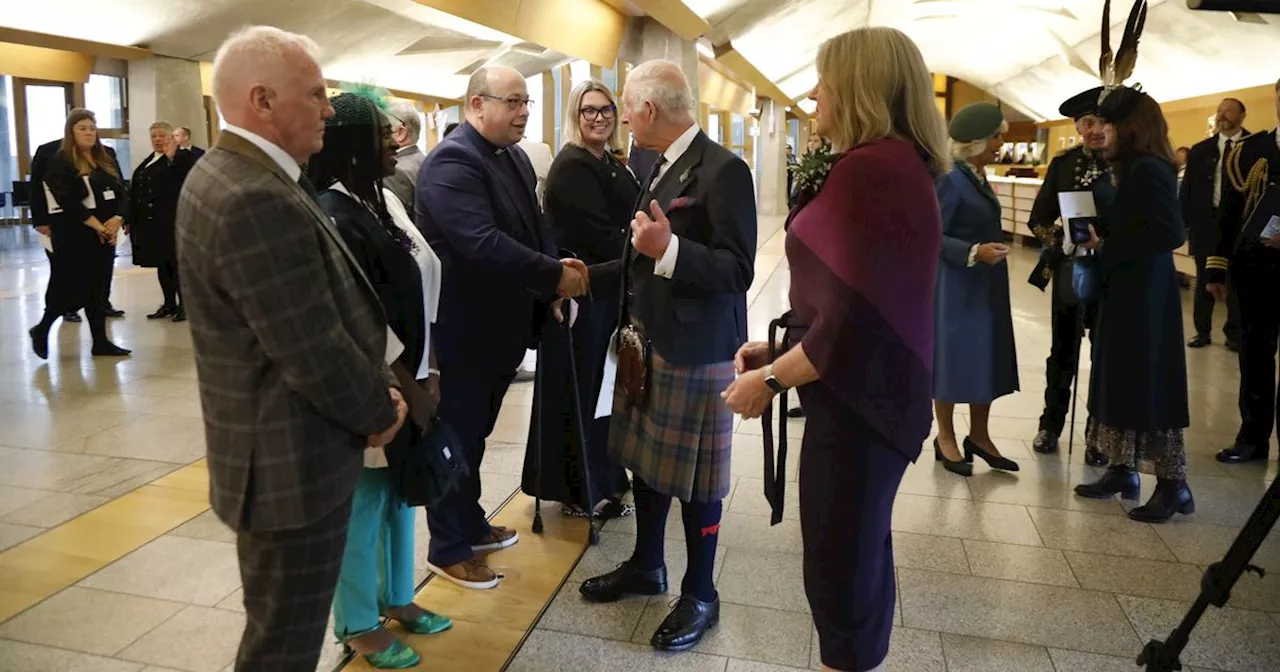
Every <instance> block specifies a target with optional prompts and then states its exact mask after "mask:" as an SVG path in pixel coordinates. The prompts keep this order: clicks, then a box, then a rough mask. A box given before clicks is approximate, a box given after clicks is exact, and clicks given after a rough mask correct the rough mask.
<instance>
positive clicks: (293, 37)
mask: <svg viewBox="0 0 1280 672" xmlns="http://www.w3.org/2000/svg"><path fill="white" fill-rule="evenodd" d="M289 50H298V51H301V52H302V53H304V54H306V55H307V56H309V57H310V58H311V59H312V60H314V61H316V62H317V63H318V62H319V61H320V47H319V45H317V44H316V43H315V40H312V39H311V38H309V37H307V36H306V35H298V34H296V33H290V32H288V31H285V30H280V29H279V28H276V27H274V26H249V27H247V28H241V29H240V30H237V31H236V32H234V33H232V34H231V35H230V36H229V37H227V39H226V41H225V42H223V43H222V46H220V47H218V53H217V55H216V56H214V58H213V99H214V102H215V103H218V104H219V105H220V104H221V102H220V99H221V98H223V97H225V96H226V95H227V94H228V93H230V92H229V90H228V87H230V86H231V83H232V81H234V80H235V78H236V77H237V76H244V75H245V74H246V73H251V72H252V73H256V72H261V71H262V70H264V69H268V68H274V67H279V66H281V65H282V61H283V60H284V56H285V52H286V51H289Z"/></svg>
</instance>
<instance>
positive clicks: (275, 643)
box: [236, 498, 351, 672]
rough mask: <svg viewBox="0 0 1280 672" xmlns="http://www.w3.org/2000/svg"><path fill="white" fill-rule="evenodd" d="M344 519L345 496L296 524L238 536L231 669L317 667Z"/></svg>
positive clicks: (300, 670) (309, 671) (306, 671)
mask: <svg viewBox="0 0 1280 672" xmlns="http://www.w3.org/2000/svg"><path fill="white" fill-rule="evenodd" d="M350 519H351V499H350V498H348V499H347V500H346V501H345V502H343V503H342V504H341V505H339V506H338V508H336V509H334V510H333V512H331V513H329V514H328V515H326V516H325V517H324V518H321V519H320V520H318V521H316V522H314V523H312V524H310V525H308V526H306V527H303V528H301V529H297V530H287V531H283V532H241V533H240V534H239V535H238V536H237V537H236V551H237V552H238V554H239V556H240V580H241V581H242V582H243V584H244V607H245V612H246V614H247V622H246V624H245V628H244V636H243V637H242V638H241V639H240V651H239V653H238V654H237V656H236V672H295V671H296V672H315V669H316V664H317V663H318V662H319V660H320V649H321V647H322V646H323V645H324V636H325V629H326V628H327V626H328V623H329V608H330V605H331V604H332V603H333V591H334V588H335V587H336V586H337V584H338V573H339V570H340V569H341V567H342V554H343V551H344V549H345V548H346V543H347V523H348V521H350Z"/></svg>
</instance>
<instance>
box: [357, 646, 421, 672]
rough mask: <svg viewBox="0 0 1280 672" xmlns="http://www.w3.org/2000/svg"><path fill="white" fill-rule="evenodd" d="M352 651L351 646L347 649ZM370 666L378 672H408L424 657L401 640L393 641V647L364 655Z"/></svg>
mask: <svg viewBox="0 0 1280 672" xmlns="http://www.w3.org/2000/svg"><path fill="white" fill-rule="evenodd" d="M347 648H348V649H350V646H348V647H347ZM360 655H361V656H363V657H364V659H365V661H366V662H368V663H369V666H370V667H372V668H374V669H376V670H407V669H409V668H411V667H416V666H417V665H418V663H420V662H422V656H419V655H418V652H417V651H414V650H413V649H411V648H409V647H408V646H406V645H405V643H404V642H402V641H400V640H398V639H397V640H393V641H392V642H391V646H388V647H387V648H385V649H383V650H381V651H378V652H376V653H362V654H360Z"/></svg>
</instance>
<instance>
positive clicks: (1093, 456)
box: [1084, 448, 1111, 467]
mask: <svg viewBox="0 0 1280 672" xmlns="http://www.w3.org/2000/svg"><path fill="white" fill-rule="evenodd" d="M1110 462H1111V458H1109V457H1107V456H1106V455H1103V454H1102V451H1101V450H1098V449H1097V448H1086V449H1085V451H1084V463H1085V464H1087V465H1089V466H1091V467H1105V466H1107V464H1108V463H1110Z"/></svg>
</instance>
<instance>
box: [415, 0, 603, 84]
mask: <svg viewBox="0 0 1280 672" xmlns="http://www.w3.org/2000/svg"><path fill="white" fill-rule="evenodd" d="M414 2H417V3H418V4H420V5H424V6H426V7H430V8H432V9H437V10H440V11H442V12H445V13H447V14H452V15H454V16H456V17H458V18H460V19H465V20H467V21H470V22H472V23H477V24H480V25H482V26H485V27H486V28H491V29H493V30H496V31H499V32H502V33H506V34H507V35H511V36H513V37H518V38H520V39H522V40H527V41H529V42H533V43H536V44H540V45H542V46H544V47H546V48H548V49H553V50H555V51H558V52H560V53H563V54H567V55H569V56H573V57H574V58H580V59H582V60H584V61H587V62H588V63H591V64H593V65H598V66H600V67H602V68H612V67H613V66H614V63H615V62H616V61H617V58H618V46H619V45H621V44H622V36H623V33H624V32H625V30H626V26H627V16H626V15H624V14H623V13H621V12H619V11H618V10H617V9H615V8H614V7H613V6H611V5H609V4H608V3H606V2H604V0H414Z"/></svg>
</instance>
